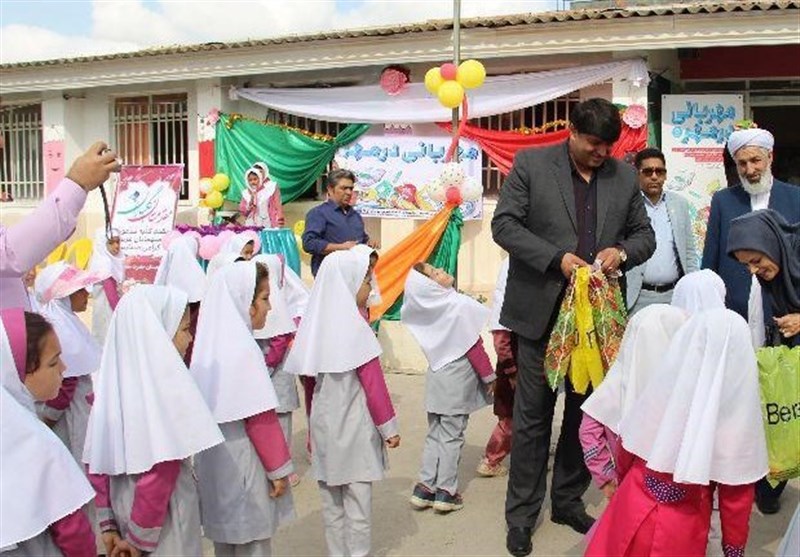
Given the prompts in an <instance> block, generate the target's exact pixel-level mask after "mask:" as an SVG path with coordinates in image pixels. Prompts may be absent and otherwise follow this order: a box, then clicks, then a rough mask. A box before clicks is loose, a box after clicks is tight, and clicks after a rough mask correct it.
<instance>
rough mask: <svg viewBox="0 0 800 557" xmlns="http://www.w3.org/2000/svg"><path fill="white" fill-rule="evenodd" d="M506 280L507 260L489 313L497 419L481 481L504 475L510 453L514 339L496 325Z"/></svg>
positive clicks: (481, 466)
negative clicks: (495, 377) (495, 358)
mask: <svg viewBox="0 0 800 557" xmlns="http://www.w3.org/2000/svg"><path fill="white" fill-rule="evenodd" d="M507 279H508V258H506V259H504V260H503V262H502V263H501V264H500V271H499V272H498V274H497V283H496V285H495V289H494V300H493V301H492V313H491V318H490V319H489V330H490V331H492V340H493V343H494V350H495V352H496V353H497V366H496V367H495V374H496V375H497V382H496V383H495V389H494V415H495V416H497V425H496V426H495V427H494V430H493V431H492V435H491V436H490V437H489V441H488V442H487V443H486V449H485V450H484V453H483V458H482V459H481V462H480V464H479V465H478V470H477V472H478V475H480V476H483V477H485V478H490V477H494V476H505V475H506V474H507V473H508V469H507V468H506V467H505V466H503V464H502V462H503V459H504V458H505V457H506V456H508V454H509V453H510V452H511V434H512V417H513V411H514V391H515V388H514V387H515V385H516V381H517V362H516V360H515V358H514V354H515V353H516V346H515V345H516V339H515V338H514V335H513V334H512V333H511V331H510V330H509V329H507V328H506V327H503V326H502V325H501V324H500V310H502V309H503V300H504V299H505V295H506V281H507Z"/></svg>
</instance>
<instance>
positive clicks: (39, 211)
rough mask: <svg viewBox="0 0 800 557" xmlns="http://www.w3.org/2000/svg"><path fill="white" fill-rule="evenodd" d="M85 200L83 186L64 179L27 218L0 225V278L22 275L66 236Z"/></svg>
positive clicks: (73, 227) (39, 261) (73, 228)
mask: <svg viewBox="0 0 800 557" xmlns="http://www.w3.org/2000/svg"><path fill="white" fill-rule="evenodd" d="M85 201H86V192H85V191H84V190H83V188H81V187H80V186H79V185H78V184H76V183H75V182H73V181H72V180H69V179H68V178H64V179H63V180H61V182H60V183H59V184H58V186H57V187H56V189H55V190H53V192H52V193H51V194H50V195H48V196H47V197H46V198H45V199H44V201H42V202H41V203H40V204H39V206H38V207H36V209H34V210H33V211H32V212H31V213H30V214H29V215H28V216H27V217H25V218H24V219H22V220H21V221H20V222H19V223H17V224H15V225H14V226H11V227H9V228H7V229H2V227H0V277H20V276H22V275H23V274H25V273H26V272H28V270H30V269H32V268H33V267H34V266H36V265H38V264H39V263H41V262H42V260H43V259H44V258H45V257H47V254H49V253H50V252H51V251H53V250H54V249H55V248H56V247H57V246H58V245H59V244H60V243H61V242H64V241H65V240H66V239H67V238H69V236H70V235H71V234H72V232H73V231H74V230H75V225H76V224H77V222H78V215H79V214H80V212H81V209H82V208H83V204H84V202H85ZM2 232H5V234H3V233H2Z"/></svg>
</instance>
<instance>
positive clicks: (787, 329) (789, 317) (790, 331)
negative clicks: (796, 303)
mask: <svg viewBox="0 0 800 557" xmlns="http://www.w3.org/2000/svg"><path fill="white" fill-rule="evenodd" d="M773 319H774V320H775V324H776V325H777V326H778V330H779V331H780V332H781V334H782V335H783V336H784V338H790V337H793V336H795V335H796V334H798V333H800V313H789V314H786V315H784V316H783V317H773Z"/></svg>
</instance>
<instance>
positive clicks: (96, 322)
mask: <svg viewBox="0 0 800 557" xmlns="http://www.w3.org/2000/svg"><path fill="white" fill-rule="evenodd" d="M88 270H89V272H90V273H95V274H98V275H100V277H101V278H102V282H101V283H100V284H98V285H97V286H95V287H94V288H93V289H92V298H93V299H94V301H93V303H92V334H93V335H94V338H95V339H97V342H98V344H100V346H102V345H103V343H104V342H105V339H106V331H108V324H109V323H110V322H111V314H112V313H113V312H114V308H116V307H117V304H118V303H119V299H120V296H121V290H120V286H121V285H122V282H123V281H124V280H125V256H124V255H123V254H122V251H121V248H120V235H119V232H117V231H116V230H112V231H111V237H110V238H109V237H107V236H106V229H105V228H99V229H97V231H96V232H95V233H94V241H93V244H92V258H91V259H90V260H89V269H88Z"/></svg>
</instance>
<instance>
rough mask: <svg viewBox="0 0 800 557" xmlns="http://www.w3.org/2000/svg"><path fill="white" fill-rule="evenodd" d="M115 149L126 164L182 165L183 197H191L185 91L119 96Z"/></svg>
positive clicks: (115, 111)
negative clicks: (169, 93)
mask: <svg viewBox="0 0 800 557" xmlns="http://www.w3.org/2000/svg"><path fill="white" fill-rule="evenodd" d="M112 125H113V127H114V137H115V139H116V148H117V152H118V153H119V155H120V157H122V160H123V161H124V162H125V164H143V165H144V164H183V185H182V186H181V193H180V199H188V198H189V165H188V162H189V141H188V126H189V110H188V99H187V95H186V94H185V93H182V94H174V95H152V96H141V97H126V98H119V99H116V101H115V102H114V114H113V119H112Z"/></svg>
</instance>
